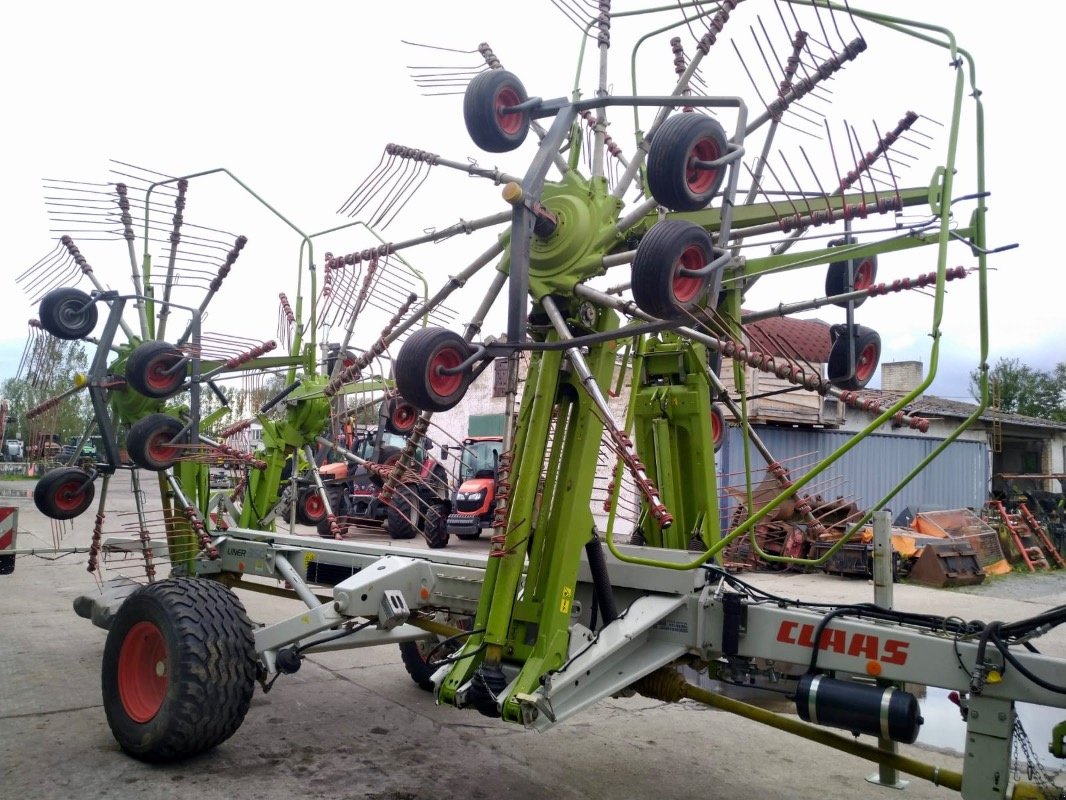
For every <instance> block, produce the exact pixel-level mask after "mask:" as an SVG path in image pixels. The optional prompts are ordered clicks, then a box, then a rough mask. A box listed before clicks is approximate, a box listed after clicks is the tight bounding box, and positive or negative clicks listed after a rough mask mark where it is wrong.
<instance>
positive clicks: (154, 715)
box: [102, 578, 256, 762]
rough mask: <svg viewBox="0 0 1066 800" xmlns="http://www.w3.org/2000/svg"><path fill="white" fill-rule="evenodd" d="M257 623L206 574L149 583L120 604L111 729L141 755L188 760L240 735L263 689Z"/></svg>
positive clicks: (110, 687) (108, 658)
mask: <svg viewBox="0 0 1066 800" xmlns="http://www.w3.org/2000/svg"><path fill="white" fill-rule="evenodd" d="M255 671H256V665H255V645H254V641H253V639H252V624H251V622H250V621H249V620H248V616H247V615H246V614H245V611H244V606H243V605H242V604H241V601H240V600H239V599H238V598H237V595H236V594H234V593H233V592H232V591H230V590H229V589H227V588H226V587H225V586H223V585H222V584H221V583H216V582H215V581H211V580H206V579H204V578H177V579H170V580H163V581H158V582H156V583H150V584H147V585H145V586H143V587H141V588H140V589H138V590H137V591H135V592H134V593H133V594H131V595H130V596H129V597H127V598H126V600H125V601H124V602H123V603H122V605H121V606H120V607H119V610H118V613H116V614H115V618H114V620H113V621H112V623H111V628H110V630H109V631H108V634H107V642H106V644H105V645H104V661H103V671H102V672H103V675H102V677H103V681H102V683H103V699H104V711H105V712H106V714H107V722H108V724H109V725H110V726H111V732H112V733H113V734H114V736H115V739H116V740H118V743H119V745H120V746H121V747H122V749H123V750H125V751H126V752H127V753H129V754H130V755H131V756H133V757H134V758H138V759H141V760H142V761H151V762H163V761H176V760H178V759H182V758H188V757H189V756H194V755H196V754H198V753H202V752H204V751H206V750H210V749H211V748H212V747H215V746H216V745H218V744H220V743H222V742H224V741H225V740H226V739H228V738H229V737H230V736H232V735H233V734H234V733H235V732H236V730H237V728H239V727H240V725H241V722H243V721H244V715H245V714H246V713H247V712H248V705H249V703H250V702H251V700H252V692H253V690H254V689H255Z"/></svg>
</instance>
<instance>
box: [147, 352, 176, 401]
mask: <svg viewBox="0 0 1066 800" xmlns="http://www.w3.org/2000/svg"><path fill="white" fill-rule="evenodd" d="M176 363H177V359H176V358H175V357H174V356H170V355H164V356H160V357H159V358H156V359H154V360H153V361H152V362H151V363H149V364H148V368H147V369H146V370H145V375H144V382H145V383H146V384H148V387H149V388H150V389H153V390H155V391H159V392H165V391H169V390H170V389H172V388H174V387H175V385H178V384H180V382H181V380H182V379H181V377H180V373H179V372H169V371H168V370H170V369H172V368H173V367H174V365H175V364H176Z"/></svg>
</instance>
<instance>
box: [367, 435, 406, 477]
mask: <svg viewBox="0 0 1066 800" xmlns="http://www.w3.org/2000/svg"><path fill="white" fill-rule="evenodd" d="M402 455H403V450H401V449H400V448H399V447H394V446H392V445H391V444H383V445H382V446H381V452H380V453H378V454H377V457H376V458H368V459H367V461H371V462H373V463H375V464H381V466H383V467H391V466H394V465H395V464H396V462H397V461H399V460H400V456H402ZM370 482H371V483H373V484H374V485H375V486H377V487H378V488H381V487H382V486H384V485H385V479H384V478H379V477H378V476H377V475H375V474H374V473H370Z"/></svg>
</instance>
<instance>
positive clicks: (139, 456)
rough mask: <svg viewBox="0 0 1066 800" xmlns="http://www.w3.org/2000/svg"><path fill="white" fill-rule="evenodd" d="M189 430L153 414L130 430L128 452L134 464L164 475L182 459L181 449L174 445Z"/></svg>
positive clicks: (127, 443)
mask: <svg viewBox="0 0 1066 800" xmlns="http://www.w3.org/2000/svg"><path fill="white" fill-rule="evenodd" d="M184 427H185V426H184V425H183V424H182V422H181V420H179V419H177V418H176V417H172V416H170V415H169V414H163V413H158V414H149V415H148V416H147V417H142V418H141V419H139V420H137V421H136V422H135V423H133V425H131V426H130V432H129V435H128V436H127V437H126V451H127V452H128V453H129V455H130V460H131V461H132V462H133V463H134V464H136V465H137V466H138V467H141V468H142V469H147V470H150V471H151V472H162V471H163V470H165V469H169V468H170V467H172V466H174V464H176V463H177V461H178V459H179V458H180V457H181V447H180V445H171V442H173V441H174V439H175V437H177V435H178V434H179V433H181V431H182V429H183V428H184Z"/></svg>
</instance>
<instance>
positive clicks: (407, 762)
mask: <svg viewBox="0 0 1066 800" xmlns="http://www.w3.org/2000/svg"><path fill="white" fill-rule="evenodd" d="M4 485H5V486H6V487H8V488H17V487H15V486H14V485H13V484H10V483H5V484H4ZM8 500H13V502H14V503H16V504H17V505H18V506H19V507H20V509H21V514H22V516H21V519H20V523H21V524H20V528H21V529H22V533H21V540H20V545H21V546H23V547H26V546H30V545H31V543H32V544H33V546H45V545H47V544H48V543H49V542H50V541H51V537H52V534H51V525H50V522H49V521H48V520H45V519H44V518H42V517H40V515H39V514H37V512H36V510H35V509H33V508H32V501H31V500H30V499H29V498H28V497H16V498H8V499H7V500H5V501H4V502H7V501H8ZM91 522H92V521H91V518H89V515H86V518H85V519H79V520H77V521H76V522H75V524H74V525H73V527H72V528H70V529H68V530H67V531H66V533H65V536H64V544H68V545H69V544H85V543H87V541H88V533H89V526H90V525H91ZM463 545H464V546H468V547H471V548H482V549H484V548H486V547H487V545H486V544H485V543H484V542H474V543H463ZM747 577H750V578H751V579H752V581H753V582H755V583H757V584H758V585H759V586H761V587H763V588H766V589H768V590H770V591H773V592H775V593H778V594H781V595H785V596H789V597H803V598H804V599H809V600H819V601H823V602H856V601H865V600H870V599H872V587H871V586H870V585H869V584H868V583H867V582H866V581H861V580H860V581H856V580H849V579H842V578H837V577H828V576H825V575H756V576H747ZM1019 580H1021V581H1026V580H1028V579H1027V578H1025V577H1024V576H1022V577H1020V578H1019ZM1014 581H1015V579H1014V578H1013V577H1011V578H1008V579H1003V580H1000V581H997V582H994V583H993V584H990V585H987V586H982V587H973V588H972V589H971V590H967V591H961V590H953V591H948V590H933V589H925V588H922V587H912V586H897V602H896V605H897V607H899V608H909V609H912V610H922V611H927V612H930V611H931V612H936V613H940V614H957V615H959V616H963V617H965V618H967V619H975V618H981V619H993V618H995V619H1005V620H1011V619H1017V618H1021V617H1026V616H1031V615H1032V614H1034V613H1036V612H1037V611H1038V610H1040V609H1043V608H1047V607H1050V606H1053V605H1058V604H1062V603H1066V575H1059V574H1054V575H1048V576H1040V581H1039V584H1040V586H1039V588H1040V591H1039V592H1038V594H1039V595H1040V596H1038V597H1034V596H1031V595H1032V594H1033V592H1032V591H1030V590H1029V589H1028V588H1024V589H1015V588H1012V584H1013V583H1014ZM93 583H94V581H93V578H92V577H91V576H90V575H89V574H88V573H87V572H86V571H85V558H84V556H80V555H75V556H67V557H63V558H59V559H57V560H44V559H42V558H33V557H23V558H20V559H19V560H18V562H17V567H16V570H15V573H14V574H12V575H8V576H4V577H0V776H2V777H0V781H2V783H0V786H2V787H3V791H2V795H3V796H4V797H6V798H48V799H51V798H73V797H78V798H110V797H123V798H125V797H135V798H152V799H154V798H171V797H173V796H175V795H177V794H182V795H190V794H191V795H193V796H197V797H198V798H202V800H213V799H214V798H220V799H221V798H226V799H227V800H233V798H253V797H254V798H268V799H271V798H285V799H286V800H289V798H292V797H310V798H330V799H331V800H332V799H333V798H337V800H341V799H345V800H347V799H348V798H373V800H411V799H412V798H423V797H426V798H429V797H433V798H438V799H439V798H453V797H454V798H469V799H472V800H478V799H480V798H485V799H486V800H488V798H500V797H506V798H507V800H526V799H527V798H528V799H529V800H533V798H545V797H553V798H560V799H561V800H568V799H569V798H615V799H617V800H627V799H628V798H633V800H637V799H638V798H697V797H699V798H703V799H710V800H716V799H719V798H720V799H722V800H724V799H725V798H735V797H737V796H745V797H749V796H763V797H774V798H841V800H843V799H844V798H849V799H852V798H867V797H870V798H876V797H883V796H886V795H887V796H889V797H893V796H895V795H894V794H892V791H893V790H889V789H883V788H879V787H876V786H873V785H872V784H870V783H867V782H866V781H865V780H864V778H865V776H866V775H868V774H870V773H871V772H872V771H873V770H874V767H873V766H872V765H871V764H869V763H868V762H865V761H862V760H860V759H856V758H853V757H850V756H845V755H841V754H838V753H836V752H835V751H831V750H828V749H826V748H824V747H821V746H819V745H815V744H812V743H809V742H806V741H804V740H800V739H797V738H794V737H790V736H788V735H786V734H782V733H777V732H775V731H772V730H769V729H766V728H764V727H762V726H759V725H757V724H756V723H753V722H749V721H747V720H745V719H742V718H739V717H735V716H733V715H730V714H727V713H725V712H720V711H716V710H713V709H709V708H706V707H703V706H699V705H696V704H694V703H688V702H685V703H680V704H673V705H668V704H663V703H660V702H657V701H653V700H649V699H646V698H642V697H633V698H628V699H623V698H619V699H611V700H607V701H604V702H601V703H600V704H598V705H597V706H595V707H594V708H592V709H590V710H588V711H585V712H583V713H582V714H580V715H578V716H577V717H575V718H574V719H573V720H571V721H569V722H566V723H564V724H561V725H559V726H557V727H556V728H554V729H552V730H550V731H548V732H547V733H544V734H535V733H531V732H528V731H525V730H522V729H520V728H518V727H517V726H513V725H507V724H504V723H501V722H499V721H497V720H492V719H488V718H486V717H483V716H481V715H479V714H477V713H476V712H474V711H457V710H455V709H453V708H450V707H439V706H436V705H435V704H434V702H433V698H432V696H431V695H430V694H429V693H427V692H424V691H422V690H420V689H418V688H417V687H416V686H415V684H414V683H413V682H412V681H411V680H410V678H409V677H408V676H407V674H406V672H405V671H404V669H403V667H402V665H401V664H400V660H399V654H398V652H397V651H396V650H395V649H394V648H391V647H388V648H369V649H366V650H357V651H344V652H332V653H322V654H312V655H310V656H309V657H308V658H307V659H306V662H305V665H304V667H303V668H302V669H301V670H300V671H299V672H298V673H296V674H295V675H290V676H283V677H282V678H281V679H279V680H278V682H277V684H276V685H275V686H274V688H273V690H272V691H271V692H270V693H269V694H265V695H264V694H263V693H262V692H261V691H260V690H258V689H257V691H256V695H255V697H254V699H253V701H252V707H251V710H250V711H249V713H248V716H247V718H246V720H245V722H244V724H243V726H242V727H241V728H240V730H239V731H238V732H237V733H236V734H235V735H234V736H233V737H232V738H231V739H230V740H229V741H227V742H226V743H224V744H223V745H221V746H220V747H218V748H216V749H215V750H214V751H212V752H210V753H207V754H204V755H202V756H199V757H197V758H195V759H192V760H190V761H188V762H185V763H183V764H180V765H172V766H164V767H159V766H149V765H145V764H142V763H140V762H138V761H135V760H133V759H131V758H129V757H127V756H125V755H124V754H123V753H122V752H121V751H120V750H119V748H118V746H117V745H116V744H115V742H114V740H113V738H112V737H111V734H110V731H109V730H108V727H107V723H106V720H105V718H104V713H103V709H102V706H101V700H100V661H101V654H102V650H103V643H104V637H105V633H104V632H103V631H101V630H99V629H97V628H94V627H93V626H92V625H91V624H90V623H89V622H87V621H85V620H83V619H80V618H78V617H76V616H75V615H74V612H73V611H72V607H71V604H72V602H73V600H74V598H75V597H77V596H78V595H79V594H82V593H84V592H86V591H88V590H90V589H91V588H92V587H93ZM241 594H242V599H243V600H244V601H245V603H246V605H247V606H248V609H249V612H250V614H251V616H252V617H253V618H254V619H258V620H265V621H273V620H276V619H280V618H282V617H283V616H288V615H289V614H291V613H292V612H293V610H294V608H295V606H294V605H293V602H292V601H286V600H280V599H277V598H271V597H264V596H262V595H258V594H250V593H247V592H242V593H241ZM1040 645H1041V650H1043V651H1044V652H1048V653H1051V654H1054V655H1056V656H1059V657H1062V658H1066V632H1064V631H1061V630H1056V631H1054V632H1053V634H1052V635H1051V636H1047V637H1044V638H1043V639H1042V640H1041V642H1040ZM923 702H924V701H923ZM1062 717H1063V718H1066V714H1063V715H1062ZM864 739H868V737H864ZM944 744H949V745H950V742H946V743H944ZM960 744H961V741H960ZM1036 746H1037V747H1039V748H1040V749H1044V748H1045V747H1046V744H1045V743H1044V742H1039V741H1038V742H1037V743H1036ZM901 750H902V752H904V753H906V754H908V755H913V756H915V757H918V758H921V759H923V760H926V761H929V762H930V763H934V764H937V765H940V766H942V767H946V768H950V769H956V770H957V769H960V763H959V759H958V756H957V754H954V753H951V752H948V751H947V750H946V749H942V748H931V747H929V746H903V747H902V748H901ZM900 796H901V797H905V798H906V797H910V798H948V797H952V796H955V793H954V792H951V791H949V790H946V789H943V788H939V787H934V786H932V785H931V784H928V783H924V782H921V781H918V780H916V779H915V780H912V781H911V782H910V784H909V786H908V787H907V789H906V790H905V791H904V792H903V793H902V795H900Z"/></svg>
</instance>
